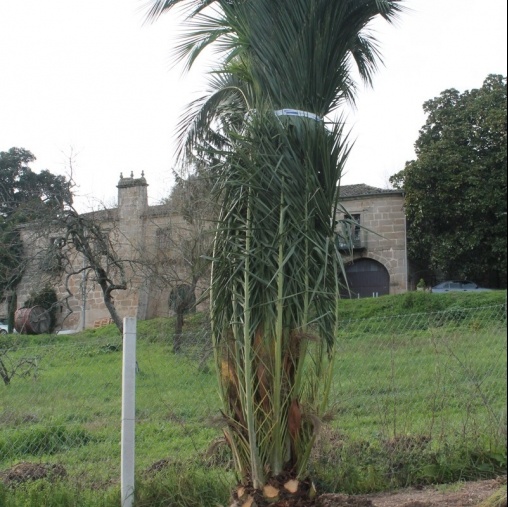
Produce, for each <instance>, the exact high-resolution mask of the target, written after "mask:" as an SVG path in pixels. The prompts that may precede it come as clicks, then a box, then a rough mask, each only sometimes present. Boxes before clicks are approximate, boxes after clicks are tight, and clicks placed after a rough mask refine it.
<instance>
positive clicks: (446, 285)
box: [432, 280, 491, 293]
mask: <svg viewBox="0 0 508 507" xmlns="http://www.w3.org/2000/svg"><path fill="white" fill-rule="evenodd" d="M456 291H462V292H487V291H489V292H490V291H491V289H485V288H483V287H478V285H476V283H474V282H470V281H469V280H447V281H446V282H442V283H440V284H439V285H435V286H434V287H432V292H438V293H439V292H456Z"/></svg>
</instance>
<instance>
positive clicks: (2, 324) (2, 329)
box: [0, 319, 9, 334]
mask: <svg viewBox="0 0 508 507" xmlns="http://www.w3.org/2000/svg"><path fill="white" fill-rule="evenodd" d="M8 332H9V326H8V325H7V321H6V320H3V319H2V320H0V334H7V333H8Z"/></svg>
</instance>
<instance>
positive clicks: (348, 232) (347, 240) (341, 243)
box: [337, 213, 362, 251]
mask: <svg viewBox="0 0 508 507" xmlns="http://www.w3.org/2000/svg"><path fill="white" fill-rule="evenodd" d="M340 222H341V225H340V227H339V230H338V234H337V242H338V247H339V249H340V250H350V251H352V250H353V249H354V248H361V247H362V236H361V230H362V228H361V216H360V213H351V214H349V213H348V214H344V215H343V217H342V220H341V221H340Z"/></svg>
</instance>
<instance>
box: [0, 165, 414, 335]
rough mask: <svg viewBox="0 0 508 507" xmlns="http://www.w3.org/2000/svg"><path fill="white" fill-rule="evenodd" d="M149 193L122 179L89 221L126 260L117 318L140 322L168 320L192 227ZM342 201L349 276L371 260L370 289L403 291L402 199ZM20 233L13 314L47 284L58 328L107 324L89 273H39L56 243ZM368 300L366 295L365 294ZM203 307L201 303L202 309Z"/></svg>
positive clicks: (363, 193) (369, 195) (387, 194)
mask: <svg viewBox="0 0 508 507" xmlns="http://www.w3.org/2000/svg"><path fill="white" fill-rule="evenodd" d="M147 187H148V184H147V182H146V179H145V178H144V175H143V173H142V174H141V177H140V178H135V177H134V175H133V174H131V176H130V177H127V178H126V177H123V176H122V177H121V178H120V180H119V182H118V208H115V209H111V210H101V211H98V212H95V213H89V214H87V216H88V217H90V218H92V219H93V220H97V221H98V222H100V223H101V226H102V228H103V230H106V231H108V232H109V234H110V239H111V241H112V243H113V244H114V245H115V251H116V253H117V254H118V256H119V258H120V259H123V260H126V259H127V260H128V261H129V262H128V263H127V264H126V275H127V276H126V278H127V280H128V288H127V290H116V291H114V293H113V295H114V304H115V307H116V309H117V310H118V313H119V315H120V316H121V317H127V316H132V317H137V318H138V319H141V320H143V319H149V318H153V317H164V316H169V315H170V314H171V311H170V309H169V305H168V299H169V294H170V291H171V289H172V287H175V286H176V285H178V284H180V283H190V282H189V281H188V278H189V274H188V271H187V267H188V266H187V265H186V263H187V260H186V259H185V258H184V257H185V254H184V253H182V252H183V250H182V249H181V248H180V246H181V245H182V244H183V243H184V242H185V241H186V234H192V233H191V232H189V224H188V223H187V222H186V221H185V220H184V219H183V217H182V216H181V215H179V214H177V213H175V212H173V211H172V210H171V209H170V207H169V206H167V205H160V206H148V196H147ZM340 202H341V205H342V206H343V207H344V208H345V210H346V211H341V212H340V213H339V214H338V216H337V219H338V220H339V222H340V221H343V220H344V219H348V220H349V221H350V222H351V220H350V219H351V217H354V220H358V222H359V224H358V225H359V229H358V230H356V227H355V226H354V225H353V226H351V227H352V229H350V233H352V237H353V236H354V238H353V239H354V241H352V244H351V245H347V246H346V245H342V247H341V252H342V255H343V260H344V262H345V264H346V269H350V270H351V274H350V275H351V277H353V272H355V275H358V271H361V269H363V266H364V265H365V266H369V263H365V262H364V263H363V264H362V263H359V261H365V260H369V261H370V268H372V265H374V267H375V266H382V269H381V268H380V269H381V271H383V272H382V273H375V272H374V271H372V272H366V273H360V274H361V275H362V277H363V279H364V280H367V283H372V284H374V285H375V284H376V283H377V282H376V277H378V278H379V275H380V274H381V275H383V276H384V270H386V272H387V273H388V277H387V280H388V281H387V285H388V288H387V291H386V293H390V294H399V293H401V292H405V291H406V290H407V283H408V273H407V270H408V269H407V257H406V229H405V214H404V209H403V205H404V196H403V194H402V193H401V192H399V191H386V190H381V189H377V188H374V187H369V186H367V185H348V186H344V187H342V188H341V199H340ZM23 234H24V240H25V244H26V245H29V246H28V247H27V248H29V249H30V250H31V251H30V253H29V256H30V258H31V262H30V265H29V267H28V268H27V270H26V272H25V275H24V277H23V279H22V281H21V283H20V284H19V286H18V288H17V296H18V307H19V306H22V305H23V303H24V302H25V301H26V300H27V299H28V297H29V296H30V294H31V293H32V292H33V291H34V290H40V288H41V287H43V286H44V285H45V284H46V283H49V284H51V286H53V287H54V288H55V289H56V291H57V295H58V297H59V298H60V301H61V304H60V308H59V312H58V317H59V325H60V327H61V328H62V329H73V330H81V329H85V328H91V327H98V326H100V325H103V324H105V323H108V322H109V319H110V316H109V313H108V311H107V309H106V307H105V305H104V298H103V294H102V291H101V289H100V287H99V286H98V284H97V283H96V282H94V274H93V273H92V272H90V271H89V270H84V271H82V272H80V273H78V274H76V275H72V276H71V277H69V279H68V280H67V281H66V280H65V276H64V275H63V274H62V273H61V272H60V273H54V272H48V271H45V270H44V269H41V266H42V265H43V264H41V256H40V255H39V254H38V253H37V252H38V251H41V252H42V251H44V250H45V247H47V246H48V244H49V242H51V241H52V240H53V238H52V237H50V238H48V237H47V234H46V235H41V237H37V235H36V233H35V232H34V231H30V230H29V229H26V230H24V231H23ZM55 235H57V233H56V232H55ZM350 247H351V248H350ZM69 258H71V260H72V263H73V268H74V271H79V270H80V268H81V267H83V265H84V264H83V262H84V261H83V258H82V257H80V255H78V254H77V253H74V254H73V255H70V257H69ZM355 263H356V265H355ZM373 263H376V264H373ZM147 266H150V269H148V268H147ZM381 278H382V277H381ZM209 281H210V279H209V273H207V274H206V275H205V276H202V277H201V279H200V280H199V282H198V285H197V287H196V293H197V294H196V295H197V296H198V298H199V297H200V296H201V295H202V294H203V293H205V292H206V290H207V289H208V286H209ZM67 289H68V290H67ZM369 290H370V289H369ZM364 292H365V290H364ZM373 292H375V290H374V291H373ZM364 295H365V294H364ZM367 295H371V294H370V293H369V291H367ZM4 306H5V305H4ZM206 307H207V303H206V301H205V303H203V304H202V305H201V309H204V308H206ZM0 310H1V308H0Z"/></svg>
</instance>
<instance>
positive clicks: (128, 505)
mask: <svg viewBox="0 0 508 507" xmlns="http://www.w3.org/2000/svg"><path fill="white" fill-rule="evenodd" d="M135 416H136V319H135V318H134V317H126V318H124V319H123V367H122V444H121V446H122V455H121V496H122V507H132V506H133V505H134V442H135V437H134V433H135Z"/></svg>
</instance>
